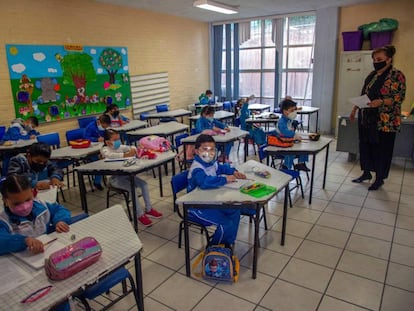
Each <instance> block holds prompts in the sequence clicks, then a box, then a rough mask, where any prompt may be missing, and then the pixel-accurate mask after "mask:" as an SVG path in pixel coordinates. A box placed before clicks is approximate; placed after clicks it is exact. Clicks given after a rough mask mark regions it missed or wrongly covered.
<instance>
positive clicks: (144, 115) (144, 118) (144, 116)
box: [139, 112, 149, 121]
mask: <svg viewBox="0 0 414 311" xmlns="http://www.w3.org/2000/svg"><path fill="white" fill-rule="evenodd" d="M148 115H149V112H141V113H140V114H139V119H140V120H141V121H148Z"/></svg>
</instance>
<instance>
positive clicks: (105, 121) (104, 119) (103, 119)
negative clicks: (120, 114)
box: [98, 114, 111, 125]
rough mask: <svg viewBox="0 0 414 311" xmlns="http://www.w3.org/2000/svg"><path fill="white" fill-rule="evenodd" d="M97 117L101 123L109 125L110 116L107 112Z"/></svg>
mask: <svg viewBox="0 0 414 311" xmlns="http://www.w3.org/2000/svg"><path fill="white" fill-rule="evenodd" d="M98 119H99V122H101V124H106V125H111V117H110V116H108V115H107V114H103V115H100V116H99V118H98Z"/></svg>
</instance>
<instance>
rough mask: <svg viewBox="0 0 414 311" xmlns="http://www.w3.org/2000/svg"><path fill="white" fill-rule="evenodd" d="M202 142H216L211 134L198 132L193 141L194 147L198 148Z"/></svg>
mask: <svg viewBox="0 0 414 311" xmlns="http://www.w3.org/2000/svg"><path fill="white" fill-rule="evenodd" d="M204 143H216V141H215V140H214V138H213V136H211V135H207V134H200V136H198V137H197V139H196V141H195V148H196V149H198V148H200V146H201V144H204Z"/></svg>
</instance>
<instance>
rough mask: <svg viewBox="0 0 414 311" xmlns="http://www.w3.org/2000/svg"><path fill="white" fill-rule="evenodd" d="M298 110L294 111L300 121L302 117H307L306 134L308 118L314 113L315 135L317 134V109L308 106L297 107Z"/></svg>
mask: <svg viewBox="0 0 414 311" xmlns="http://www.w3.org/2000/svg"><path fill="white" fill-rule="evenodd" d="M298 108H300V109H298V110H296V112H297V113H298V115H300V120H301V121H302V116H303V115H305V114H306V115H307V116H308V132H310V117H311V115H312V114H313V113H316V123H315V133H316V132H318V129H319V124H318V122H319V110H320V108H319V107H309V106H301V107H298Z"/></svg>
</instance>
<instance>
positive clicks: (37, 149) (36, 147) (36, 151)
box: [27, 143, 52, 159]
mask: <svg viewBox="0 0 414 311" xmlns="http://www.w3.org/2000/svg"><path fill="white" fill-rule="evenodd" d="M27 153H29V154H30V155H31V156H34V157H36V156H42V157H45V158H47V159H50V155H51V154H52V151H51V150H50V146H49V145H48V144H46V143H34V144H33V145H31V146H30V147H29V149H27Z"/></svg>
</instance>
